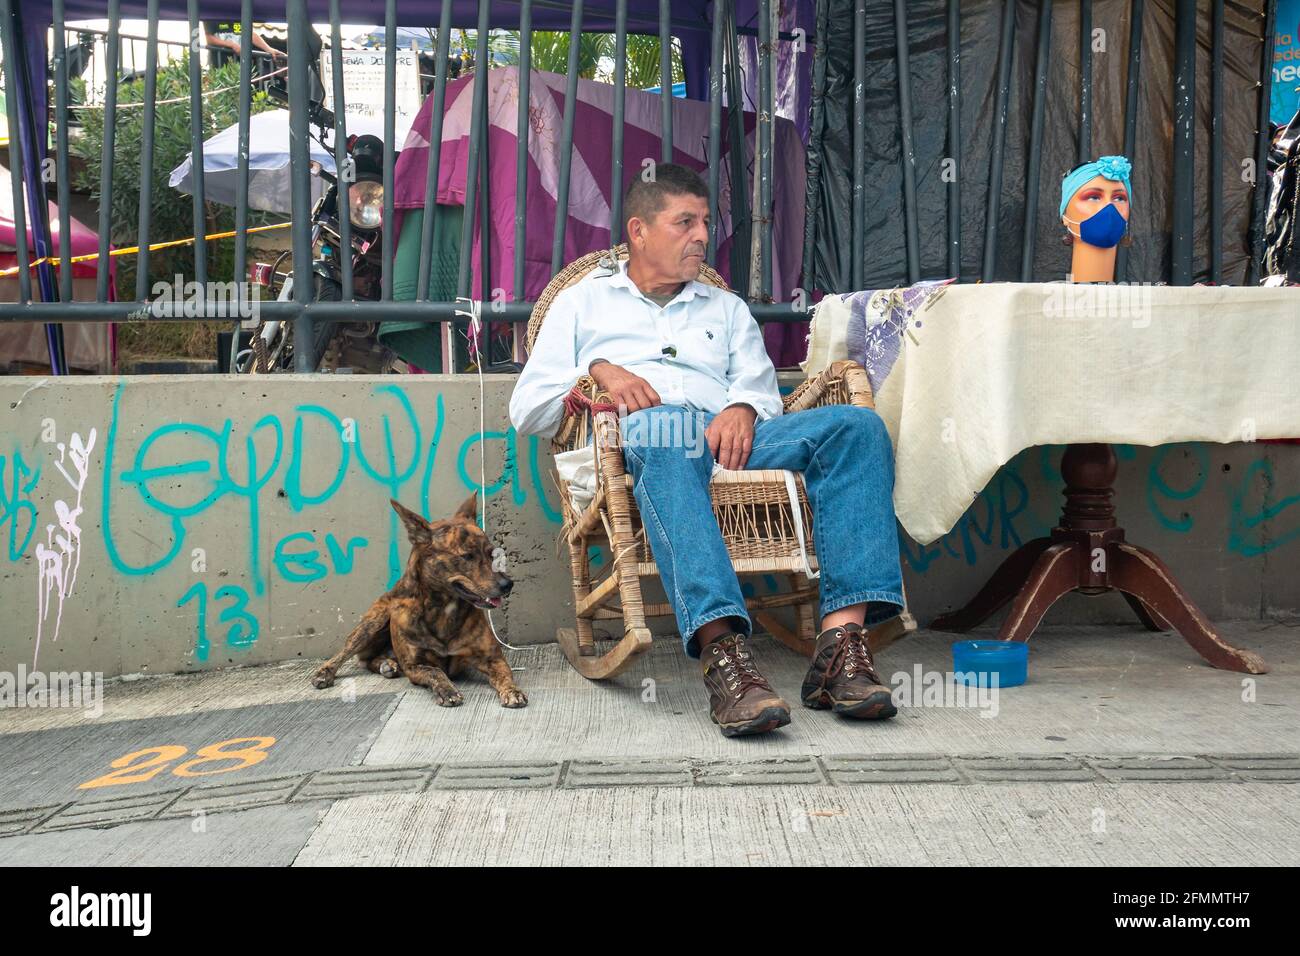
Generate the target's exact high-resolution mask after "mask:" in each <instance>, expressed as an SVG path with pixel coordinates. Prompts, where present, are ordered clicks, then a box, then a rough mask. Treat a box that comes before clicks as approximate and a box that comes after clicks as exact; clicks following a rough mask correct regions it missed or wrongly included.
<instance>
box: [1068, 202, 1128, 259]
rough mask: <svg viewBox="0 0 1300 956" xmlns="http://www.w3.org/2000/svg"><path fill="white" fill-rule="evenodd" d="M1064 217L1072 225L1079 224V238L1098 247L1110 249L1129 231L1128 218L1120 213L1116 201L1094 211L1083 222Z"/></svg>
mask: <svg viewBox="0 0 1300 956" xmlns="http://www.w3.org/2000/svg"><path fill="white" fill-rule="evenodd" d="M1062 218H1064V219H1065V221H1066V222H1068V223H1070V224H1071V225H1074V226H1078V227H1079V238H1080V239H1082V240H1083V241H1084V242H1086V243H1087V244H1088V245H1090V246H1096V247H1097V248H1098V249H1110V248H1111V247H1113V246H1116V245H1118V244H1119V241H1120V240H1121V239H1123V238H1124V233H1126V232H1128V220H1126V219H1125V218H1124V217H1123V216H1122V215H1120V211H1119V210H1118V209H1116V208H1115V204H1114V203H1107V204H1106V208H1105V209H1103V210H1101V211H1100V212H1095V213H1093V214H1092V215H1091V216H1089V217H1088V218H1087V219H1085V220H1083V222H1075V221H1074V220H1073V219H1070V218H1068V217H1062Z"/></svg>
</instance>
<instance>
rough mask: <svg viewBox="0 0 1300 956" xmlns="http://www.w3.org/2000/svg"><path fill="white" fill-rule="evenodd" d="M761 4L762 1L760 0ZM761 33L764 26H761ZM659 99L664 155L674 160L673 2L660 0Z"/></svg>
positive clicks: (666, 158) (667, 159)
mask: <svg viewBox="0 0 1300 956" xmlns="http://www.w3.org/2000/svg"><path fill="white" fill-rule="evenodd" d="M759 5H760V6H762V2H761V0H760V4H759ZM759 31H760V33H761V31H762V27H759ZM659 99H660V103H661V104H662V106H663V123H664V129H663V139H662V147H661V151H662V156H663V161H664V162H665V163H671V162H672V161H673V33H672V3H671V2H670V0H659Z"/></svg>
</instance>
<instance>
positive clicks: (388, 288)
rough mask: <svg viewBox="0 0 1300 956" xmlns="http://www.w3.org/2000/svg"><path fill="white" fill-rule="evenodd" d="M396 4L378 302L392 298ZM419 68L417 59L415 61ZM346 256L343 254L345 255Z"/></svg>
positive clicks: (389, 30) (389, 27)
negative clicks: (379, 299)
mask: <svg viewBox="0 0 1300 956" xmlns="http://www.w3.org/2000/svg"><path fill="white" fill-rule="evenodd" d="M397 52H398V51H397V0H384V174H383V175H384V224H383V228H382V229H381V230H380V233H379V257H380V265H381V269H380V273H381V274H380V280H379V289H380V293H379V295H380V298H381V299H384V300H385V301H387V300H389V299H391V298H392V297H393V250H394V249H395V248H396V245H397V236H396V232H397V230H396V229H395V228H393V226H394V222H393V220H394V219H396V218H397V213H396V210H395V207H394V205H393V203H394V202H395V200H394V197H393V190H394V188H395V187H394V184H393V172H394V169H395V168H396V165H397V147H396V144H394V142H393V140H394V139H396V138H397ZM416 63H417V66H418V63H419V58H418V57H417V58H416ZM347 254H348V253H347V252H346V251H345V252H344V255H347Z"/></svg>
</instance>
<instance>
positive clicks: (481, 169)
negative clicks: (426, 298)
mask: <svg viewBox="0 0 1300 956" xmlns="http://www.w3.org/2000/svg"><path fill="white" fill-rule="evenodd" d="M485 69H486V68H485ZM479 109H480V110H482V111H483V117H482V119H481V120H480V121H479V122H480V127H481V129H482V131H483V139H482V142H481V143H480V147H479V153H478V175H479V182H478V189H479V200H478V208H479V223H478V239H479V255H478V265H479V298H480V299H482V300H483V301H485V302H486V301H488V300H495V298H496V290H495V289H494V288H492V129H491V127H490V126H488V98H487V97H486V96H485V97H483V102H482V103H480V104H479ZM489 330H490V326H488V325H484V326H483V328H482V329H481V333H482V335H483V337H484V339H487V338H489V336H488V332H489ZM478 348H479V351H480V360H481V358H482V353H483V352H484V351H485V349H486V345H485V343H484V342H482V341H480V342H479V343H478Z"/></svg>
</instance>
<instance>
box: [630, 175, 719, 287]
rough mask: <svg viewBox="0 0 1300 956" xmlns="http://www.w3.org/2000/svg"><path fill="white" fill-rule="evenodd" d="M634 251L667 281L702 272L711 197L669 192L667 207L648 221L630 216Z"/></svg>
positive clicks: (647, 266) (643, 263)
mask: <svg viewBox="0 0 1300 956" xmlns="http://www.w3.org/2000/svg"><path fill="white" fill-rule="evenodd" d="M628 236H629V238H630V239H631V248H632V254H633V255H634V256H636V257H637V258H638V259H639V260H641V265H642V266H643V267H644V268H645V269H646V270H647V272H650V273H652V274H653V275H655V276H656V277H658V278H661V279H663V280H664V281H665V282H689V281H690V280H692V279H694V278H696V277H698V276H699V274H700V267H701V266H703V265H704V252H705V249H706V248H707V247H708V243H709V201H708V200H707V199H705V198H704V197H703V196H692V195H689V194H681V195H669V196H668V197H667V201H666V202H665V203H664V208H663V209H661V210H660V211H659V214H658V215H656V216H654V217H653V219H652V221H650V222H645V221H644V220H642V219H639V218H633V219H630V220H628Z"/></svg>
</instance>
